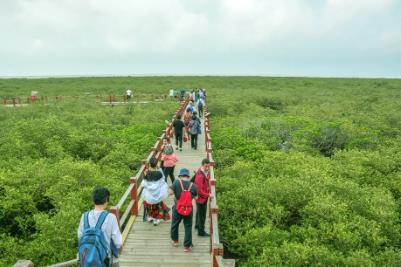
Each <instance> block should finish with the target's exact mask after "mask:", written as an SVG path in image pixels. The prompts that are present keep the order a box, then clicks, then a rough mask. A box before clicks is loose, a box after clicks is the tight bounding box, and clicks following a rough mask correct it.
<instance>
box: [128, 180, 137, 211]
mask: <svg viewBox="0 0 401 267" xmlns="http://www.w3.org/2000/svg"><path fill="white" fill-rule="evenodd" d="M130 183H131V184H133V185H134V186H133V187H132V190H131V200H132V201H134V205H133V206H132V209H131V215H135V216H136V215H138V183H137V180H136V178H135V177H131V179H130Z"/></svg>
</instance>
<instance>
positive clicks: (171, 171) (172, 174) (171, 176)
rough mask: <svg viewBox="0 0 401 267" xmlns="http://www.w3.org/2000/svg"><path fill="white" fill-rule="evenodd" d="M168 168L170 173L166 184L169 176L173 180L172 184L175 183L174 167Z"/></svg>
mask: <svg viewBox="0 0 401 267" xmlns="http://www.w3.org/2000/svg"><path fill="white" fill-rule="evenodd" d="M167 168H168V172H167V175H166V182H167V176H170V179H171V184H172V183H173V182H174V166H173V167H167Z"/></svg>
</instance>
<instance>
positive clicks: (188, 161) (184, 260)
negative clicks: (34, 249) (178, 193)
mask: <svg viewBox="0 0 401 267" xmlns="http://www.w3.org/2000/svg"><path fill="white" fill-rule="evenodd" d="M203 130H204V127H203V121H202V131H203ZM176 154H177V156H178V158H179V162H178V163H177V166H176V168H175V175H176V178H177V174H178V172H179V170H180V169H181V168H183V167H185V168H188V169H189V170H190V171H191V176H192V174H193V171H194V170H197V169H198V168H199V166H200V165H201V161H202V159H203V158H205V157H206V151H205V139H204V134H201V135H199V136H198V150H193V149H191V144H190V142H186V143H183V151H176ZM169 183H170V180H169ZM166 202H167V204H168V206H169V207H170V208H171V207H172V204H173V202H174V196H170V197H169V198H168V199H167V201H166ZM195 211H196V205H195V201H194V216H193V220H194V221H193V225H195ZM170 214H171V212H170ZM142 215H143V207H141V208H140V211H139V216H138V218H137V220H136V222H135V223H134V225H133V226H132V228H131V231H130V233H129V235H128V238H127V241H126V243H125V246H124V249H123V253H122V255H121V256H120V266H121V267H125V266H136V267H137V266H154V267H158V266H160V267H162V266H163V267H164V266H175V267H181V266H191V267H198V266H199V267H204V266H205V267H206V266H207V267H210V266H211V264H212V260H211V256H210V253H209V242H210V241H209V238H208V237H199V236H198V235H197V232H196V231H195V229H193V230H192V242H193V244H194V247H193V249H192V251H191V252H189V253H185V252H183V246H182V241H183V240H184V225H183V222H181V224H180V232H179V239H180V246H179V247H172V246H171V243H170V226H171V221H166V222H161V223H160V224H159V225H158V226H153V224H151V223H148V222H143V221H142ZM206 217H207V218H206V223H205V226H206V227H205V228H206V229H208V226H209V216H206Z"/></svg>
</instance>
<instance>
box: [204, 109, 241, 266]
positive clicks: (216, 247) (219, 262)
mask: <svg viewBox="0 0 401 267" xmlns="http://www.w3.org/2000/svg"><path fill="white" fill-rule="evenodd" d="M204 115H205V116H204V118H205V121H204V125H205V131H204V132H205V149H206V153H207V158H208V159H209V161H210V165H211V166H210V170H209V172H210V191H211V193H212V195H213V198H212V199H210V201H209V221H210V253H211V255H212V264H213V267H222V266H227V267H233V266H235V261H234V260H233V259H223V254H224V247H223V244H222V243H221V242H220V235H219V216H218V215H219V207H218V205H217V195H216V178H215V176H214V167H215V162H214V160H213V150H212V137H211V135H210V120H209V115H210V114H209V112H208V109H207V105H205V107H204Z"/></svg>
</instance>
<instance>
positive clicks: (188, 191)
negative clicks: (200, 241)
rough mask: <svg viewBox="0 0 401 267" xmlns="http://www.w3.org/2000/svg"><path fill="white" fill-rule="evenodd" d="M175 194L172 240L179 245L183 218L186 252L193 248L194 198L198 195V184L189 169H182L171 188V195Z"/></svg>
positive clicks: (174, 244)
mask: <svg viewBox="0 0 401 267" xmlns="http://www.w3.org/2000/svg"><path fill="white" fill-rule="evenodd" d="M173 194H174V196H175V202H174V206H173V211H172V212H173V219H172V221H171V233H170V234H171V240H172V245H173V246H175V247H176V246H178V243H179V242H178V228H179V225H180V222H181V220H183V221H184V228H185V237H184V252H189V251H191V248H192V217H193V211H192V199H193V198H195V197H196V196H197V189H196V185H194V184H193V183H192V182H191V181H190V179H189V170H188V169H185V168H183V169H181V170H180V174H179V175H178V179H177V180H175V181H174V183H173V185H172V186H171V187H170V189H169V195H173Z"/></svg>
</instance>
